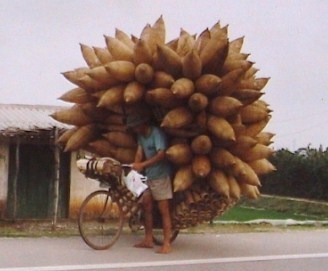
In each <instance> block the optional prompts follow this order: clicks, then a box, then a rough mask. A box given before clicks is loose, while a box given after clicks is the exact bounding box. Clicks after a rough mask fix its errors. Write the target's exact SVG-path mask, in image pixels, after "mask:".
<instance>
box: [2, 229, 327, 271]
mask: <svg viewBox="0 0 328 271" xmlns="http://www.w3.org/2000/svg"><path fill="white" fill-rule="evenodd" d="M139 239H140V236H134V235H123V236H122V237H121V238H120V239H119V240H118V242H117V243H116V244H115V245H114V247H112V248H111V249H109V250H106V251H94V250H92V249H90V248H89V247H87V246H86V245H85V244H84V243H83V241H82V239H80V238H79V237H71V238H0V271H14V270H17V271H27V270H29V271H32V270H36V271H50V270H51V271H59V270H74V271H78V270H111V271H112V270H134V271H139V270H164V271H165V270H180V269H182V268H186V270H188V271H193V270H202V271H206V270H220V271H226V270H234V271H238V270H243V271H248V270H251V271H257V270H261V271H263V270H266V271H270V270H279V271H284V270H286V271H287V270H288V271H293V270H297V271H299V270H310V271H319V270H320V271H324V270H327V266H328V245H327V240H328V230H321V231H305V232H303V231H290V232H279V233H242V234H241V233H239V234H221V235H216V234H195V235H184V234H181V235H179V236H178V238H177V240H176V241H175V242H174V244H173V245H174V251H173V252H172V253H171V254H169V255H158V254H155V253H153V250H151V249H150V250H149V249H136V248H133V246H132V245H133V244H134V243H136V242H137V241H138V240H139Z"/></svg>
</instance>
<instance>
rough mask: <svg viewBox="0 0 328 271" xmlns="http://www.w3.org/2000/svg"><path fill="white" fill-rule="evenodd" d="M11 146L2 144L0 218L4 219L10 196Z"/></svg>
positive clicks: (0, 160) (0, 157) (0, 158)
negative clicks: (8, 196)
mask: <svg viewBox="0 0 328 271" xmlns="http://www.w3.org/2000/svg"><path fill="white" fill-rule="evenodd" d="M8 161H9V145H8V144H7V142H5V141H1V142H0V172H1V174H0V218H3V217H4V212H5V209H6V202H7V194H8V171H9V166H8V163H9V162H8Z"/></svg>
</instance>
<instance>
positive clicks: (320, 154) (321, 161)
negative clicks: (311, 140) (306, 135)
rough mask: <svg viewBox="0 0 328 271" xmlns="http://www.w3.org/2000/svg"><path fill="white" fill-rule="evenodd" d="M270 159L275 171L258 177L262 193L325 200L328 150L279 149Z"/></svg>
mask: <svg viewBox="0 0 328 271" xmlns="http://www.w3.org/2000/svg"><path fill="white" fill-rule="evenodd" d="M270 162H271V163H272V164H273V165H274V166H275V167H276V168H277V171H275V172H273V173H271V174H269V175H266V176H263V178H261V179H262V188H261V192H262V193H265V194H270V195H281V196H287V197H297V198H307V199H314V200H325V201H328V170H327V168H328V149H325V150H323V149H322V148H319V149H313V148H310V147H307V148H300V149H298V150H297V151H295V152H291V151H289V150H288V149H281V150H278V151H276V153H275V154H274V155H273V156H272V157H270Z"/></svg>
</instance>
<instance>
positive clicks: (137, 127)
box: [126, 112, 149, 133]
mask: <svg viewBox="0 0 328 271" xmlns="http://www.w3.org/2000/svg"><path fill="white" fill-rule="evenodd" d="M148 122H149V114H147V113H146V112H136V113H133V114H129V115H128V116H127V119H126V126H127V127H128V129H130V130H132V131H134V132H136V133H143V130H144V129H145V128H146V127H148Z"/></svg>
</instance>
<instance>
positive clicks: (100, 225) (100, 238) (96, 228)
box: [78, 158, 179, 250]
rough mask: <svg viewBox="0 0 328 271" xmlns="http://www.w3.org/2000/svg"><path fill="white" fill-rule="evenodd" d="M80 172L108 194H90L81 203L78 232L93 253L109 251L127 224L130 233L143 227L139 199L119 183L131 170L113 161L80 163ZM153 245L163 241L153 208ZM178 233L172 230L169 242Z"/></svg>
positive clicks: (102, 192)
mask: <svg viewBox="0 0 328 271" xmlns="http://www.w3.org/2000/svg"><path fill="white" fill-rule="evenodd" d="M78 163H79V165H78V168H79V170H80V171H81V172H82V173H84V175H85V176H86V177H88V178H92V179H97V180H98V181H99V182H100V184H101V185H102V186H107V190H104V189H101V190H97V191H94V192H92V193H91V194H90V195H88V196H87V197H86V199H85V200H84V201H83V202H82V204H81V207H80V212H79V217H78V228H79V232H80V235H81V237H82V239H83V240H84V242H85V243H86V244H87V245H88V246H90V247H91V248H93V249H95V250H105V249H108V248H110V247H112V246H113V245H114V244H115V242H116V241H117V240H118V239H119V237H120V235H121V233H122V230H123V227H124V224H125V222H126V220H129V221H128V226H129V227H130V229H131V231H132V232H134V231H136V230H138V229H140V228H141V227H142V225H143V219H142V218H143V213H142V209H141V203H140V197H138V198H137V197H136V196H134V195H133V194H132V193H131V192H130V191H129V190H128V189H127V188H126V186H125V185H124V183H123V181H122V179H123V177H125V176H126V173H127V172H128V171H129V170H130V166H129V165H122V164H121V163H119V162H118V161H116V160H114V159H112V158H98V159H80V160H79V161H78ZM154 210H155V213H154V221H155V222H157V223H154V236H153V239H154V243H155V244H157V245H161V244H162V243H163V237H162V232H161V230H159V229H161V221H160V219H159V218H160V215H159V214H158V210H157V208H154ZM178 233H179V229H174V228H173V229H172V236H171V238H170V241H171V242H173V241H174V240H175V239H176V237H177V236H178Z"/></svg>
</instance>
